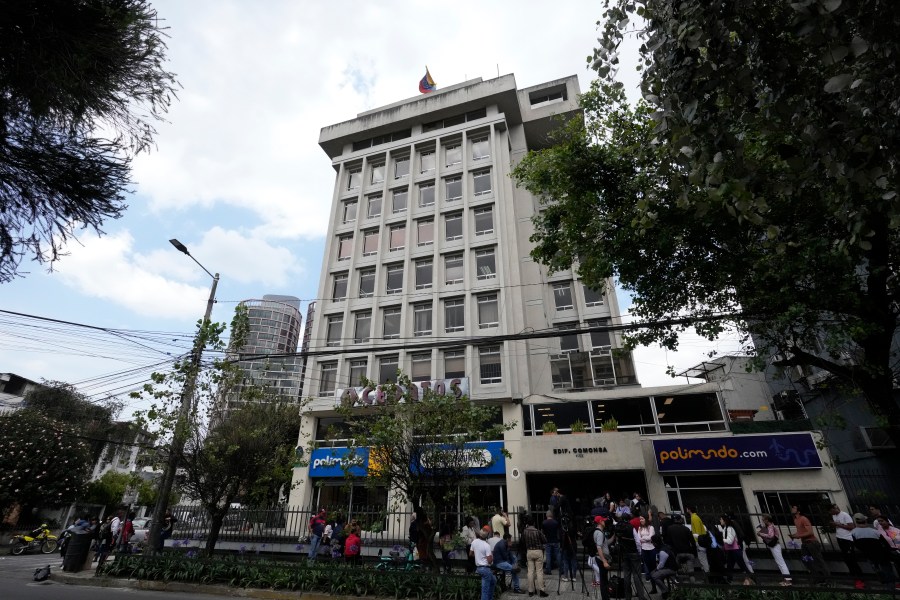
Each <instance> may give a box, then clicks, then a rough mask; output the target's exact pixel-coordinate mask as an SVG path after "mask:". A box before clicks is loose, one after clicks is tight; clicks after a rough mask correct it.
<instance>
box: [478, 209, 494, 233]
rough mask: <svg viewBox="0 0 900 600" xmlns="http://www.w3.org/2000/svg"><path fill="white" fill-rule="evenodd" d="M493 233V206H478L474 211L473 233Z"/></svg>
mask: <svg viewBox="0 0 900 600" xmlns="http://www.w3.org/2000/svg"><path fill="white" fill-rule="evenodd" d="M488 233H494V208H493V207H488V208H479V209H477V210H476V211H475V235H486V234H488Z"/></svg>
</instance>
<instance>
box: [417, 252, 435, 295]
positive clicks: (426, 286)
mask: <svg viewBox="0 0 900 600" xmlns="http://www.w3.org/2000/svg"><path fill="white" fill-rule="evenodd" d="M414 265H415V289H417V290H430V289H431V288H432V287H433V286H434V259H433V258H421V259H419V260H416V261H415V263H414ZM426 266H427V267H428V283H420V282H419V273H420V271H419V268H420V267H426Z"/></svg>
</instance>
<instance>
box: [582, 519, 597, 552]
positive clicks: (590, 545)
mask: <svg viewBox="0 0 900 600" xmlns="http://www.w3.org/2000/svg"><path fill="white" fill-rule="evenodd" d="M595 531H597V528H596V526H594V525H588V526H587V527H585V528H584V531H583V532H582V533H581V545H582V546H584V553H585V554H586V555H588V556H597V544H595V543H594V532H595Z"/></svg>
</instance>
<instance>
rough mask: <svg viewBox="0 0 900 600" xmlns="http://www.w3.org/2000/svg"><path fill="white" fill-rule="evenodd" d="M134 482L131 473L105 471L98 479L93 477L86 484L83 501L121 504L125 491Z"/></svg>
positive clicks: (108, 505) (105, 504) (114, 505)
mask: <svg viewBox="0 0 900 600" xmlns="http://www.w3.org/2000/svg"><path fill="white" fill-rule="evenodd" d="M135 483H136V482H135V478H134V475H132V474H131V473H118V472H116V471H107V472H106V473H104V474H103V476H101V477H100V479H95V480H94V481H91V482H90V483H88V484H87V486H86V489H85V493H84V502H86V503H88V504H101V505H103V506H106V507H116V506H119V505H120V504H122V498H124V496H125V491H126V490H127V489H128V488H129V487H131V486H133V485H134V484H135Z"/></svg>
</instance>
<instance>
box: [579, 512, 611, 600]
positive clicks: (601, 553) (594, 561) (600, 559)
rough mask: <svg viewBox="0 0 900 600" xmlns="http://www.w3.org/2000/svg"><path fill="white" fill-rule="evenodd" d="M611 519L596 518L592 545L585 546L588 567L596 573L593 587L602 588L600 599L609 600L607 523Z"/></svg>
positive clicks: (592, 533) (592, 583) (609, 557)
mask: <svg viewBox="0 0 900 600" xmlns="http://www.w3.org/2000/svg"><path fill="white" fill-rule="evenodd" d="M608 520H609V519H607V518H606V517H604V516H602V515H597V516H595V517H594V530H593V531H592V532H591V537H590V540H591V543H590V544H586V545H585V553H587V554H588V566H590V567H591V570H593V571H594V577H593V580H592V582H591V585H592V586H593V587H595V588H600V599H601V600H609V570H610V566H609V561H610V560H612V557H611V555H610V552H609V539H608V538H607V536H606V522H607V521H608Z"/></svg>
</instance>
